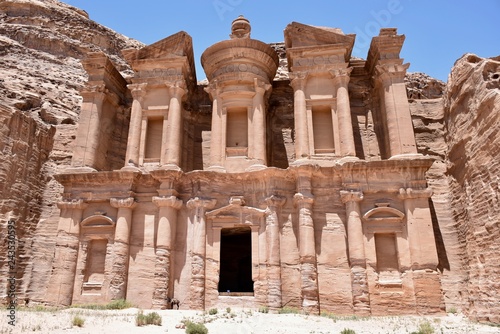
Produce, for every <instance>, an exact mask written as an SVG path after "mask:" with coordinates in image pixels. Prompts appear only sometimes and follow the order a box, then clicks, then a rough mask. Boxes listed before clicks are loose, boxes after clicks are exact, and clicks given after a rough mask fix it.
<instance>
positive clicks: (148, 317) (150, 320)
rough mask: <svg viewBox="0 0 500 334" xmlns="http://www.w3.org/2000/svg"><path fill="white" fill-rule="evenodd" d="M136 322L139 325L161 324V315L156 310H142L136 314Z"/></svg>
mask: <svg viewBox="0 0 500 334" xmlns="http://www.w3.org/2000/svg"><path fill="white" fill-rule="evenodd" d="M135 324H136V325H137V326H145V325H157V326H161V316H160V315H159V314H158V313H156V312H151V313H148V314H144V312H143V311H142V310H140V311H139V312H138V313H137V315H136V316H135Z"/></svg>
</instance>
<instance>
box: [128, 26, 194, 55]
mask: <svg viewBox="0 0 500 334" xmlns="http://www.w3.org/2000/svg"><path fill="white" fill-rule="evenodd" d="M122 53H123V56H124V57H125V59H126V60H127V62H133V61H135V60H143V59H162V58H172V57H176V56H177V57H184V56H185V57H189V56H190V55H192V54H193V42H192V39H191V36H189V34H188V33H186V32H184V31H179V32H178V33H176V34H173V35H171V36H168V37H166V38H164V39H162V40H160V41H158V42H155V43H153V44H150V45H148V46H145V47H143V48H142V49H127V50H123V51H122Z"/></svg>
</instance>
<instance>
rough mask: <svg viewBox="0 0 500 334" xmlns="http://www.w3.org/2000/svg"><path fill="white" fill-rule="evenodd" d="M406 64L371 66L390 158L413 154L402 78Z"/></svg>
mask: <svg viewBox="0 0 500 334" xmlns="http://www.w3.org/2000/svg"><path fill="white" fill-rule="evenodd" d="M409 65H410V64H404V65H401V64H397V63H395V64H394V63H393V64H382V65H376V66H375V77H374V78H375V81H376V85H377V86H378V87H379V94H380V100H381V101H382V105H381V108H382V110H383V113H384V117H383V118H384V119H385V129H386V131H387V134H386V135H387V137H388V145H389V147H388V149H389V152H388V153H389V154H390V158H397V157H398V156H402V155H403V156H404V155H408V154H411V155H416V154H417V146H416V143H415V135H414V132H413V124H412V121H411V114H410V107H409V104H408V98H407V96H406V86H405V83H404V77H405V74H406V70H407V68H408V66H409Z"/></svg>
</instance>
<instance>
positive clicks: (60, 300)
mask: <svg viewBox="0 0 500 334" xmlns="http://www.w3.org/2000/svg"><path fill="white" fill-rule="evenodd" d="M57 206H58V208H59V209H61V216H60V218H59V224H58V233H57V241H56V248H55V255H54V267H53V272H52V276H51V278H50V284H49V290H48V291H49V294H48V297H49V298H51V299H53V300H54V302H55V303H56V305H63V306H69V305H71V302H72V299H73V287H74V283H75V275H76V265H77V259H78V250H79V243H80V222H81V221H82V215H83V210H84V209H85V208H86V207H87V204H86V203H84V202H83V201H82V200H76V201H71V202H67V201H62V202H59V203H57Z"/></svg>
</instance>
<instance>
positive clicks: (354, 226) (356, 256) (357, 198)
mask: <svg viewBox="0 0 500 334" xmlns="http://www.w3.org/2000/svg"><path fill="white" fill-rule="evenodd" d="M340 197H341V199H342V202H344V203H345V205H346V216H347V243H348V249H349V264H350V265H351V279H352V298H353V306H354V312H355V313H356V314H364V315H365V314H370V295H369V292H368V283H367V277H366V257H365V246H364V243H365V241H364V234H363V223H362V221H361V209H360V206H359V202H361V201H362V200H363V193H362V192H360V191H345V190H342V191H340Z"/></svg>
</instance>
